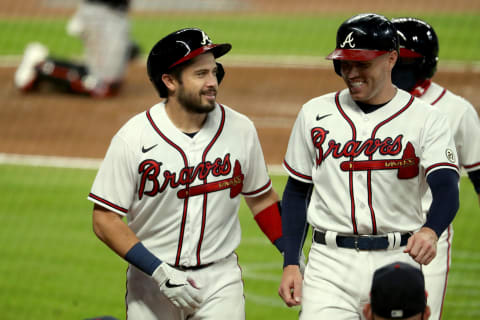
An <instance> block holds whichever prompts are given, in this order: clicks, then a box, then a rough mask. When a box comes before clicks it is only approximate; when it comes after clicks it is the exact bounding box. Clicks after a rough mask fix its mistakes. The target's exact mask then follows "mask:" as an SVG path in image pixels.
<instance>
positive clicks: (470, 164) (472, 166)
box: [455, 104, 480, 172]
mask: <svg viewBox="0 0 480 320" xmlns="http://www.w3.org/2000/svg"><path fill="white" fill-rule="evenodd" d="M468 106H469V108H466V111H465V112H464V114H463V116H462V118H461V119H460V124H459V126H458V130H457V132H456V133H455V144H456V146H457V153H458V158H459V163H460V166H462V167H463V168H465V170H466V171H467V172H470V171H476V170H480V144H479V143H478V140H477V139H478V137H480V120H479V118H478V114H477V113H476V112H475V109H474V108H473V106H472V105H471V104H468Z"/></svg>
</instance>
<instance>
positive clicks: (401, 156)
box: [284, 89, 458, 234]
mask: <svg viewBox="0 0 480 320" xmlns="http://www.w3.org/2000/svg"><path fill="white" fill-rule="evenodd" d="M431 108H432V107H431V106H429V105H428V104H426V103H424V102H422V101H420V100H419V99H416V98H414V97H413V96H411V95H410V94H409V93H407V92H405V91H403V90H399V89H398V90H397V93H396V95H395V97H394V98H393V99H392V100H391V101H390V102H389V103H387V104H386V105H384V106H383V107H381V108H379V109H377V110H375V111H373V112H371V113H364V112H363V111H362V110H361V109H360V108H359V107H358V106H357V104H356V103H355V102H354V101H353V100H352V98H351V96H350V94H349V92H348V89H345V90H342V91H339V92H337V93H330V94H326V95H323V96H320V97H317V98H314V99H312V100H310V101H309V102H307V103H306V104H305V105H304V106H303V107H302V109H301V111H300V112H299V115H298V117H297V119H296V122H295V125H294V128H293V130H292V134H291V136H290V140H289V143H288V149H287V153H286V156H285V160H284V167H285V168H286V170H287V171H288V173H289V175H290V176H291V177H293V178H295V179H298V180H300V181H302V182H306V183H313V184H314V191H313V193H312V196H311V201H310V204H309V207H308V211H307V220H308V222H309V224H310V225H312V226H313V227H314V228H317V229H319V230H326V231H335V232H338V233H340V234H385V233H389V232H409V231H414V230H418V229H420V228H421V226H422V225H423V224H424V222H425V218H424V216H423V214H422V211H421V198H422V196H423V195H424V194H425V192H426V190H427V189H428V184H427V182H426V176H427V175H428V174H430V173H431V172H433V171H435V170H438V169H443V168H447V169H452V170H455V171H457V172H458V165H457V155H456V150H455V145H454V142H453V139H452V136H451V133H450V129H449V124H448V121H447V119H446V118H445V116H444V115H442V114H441V113H440V112H439V111H438V110H430V109H431Z"/></svg>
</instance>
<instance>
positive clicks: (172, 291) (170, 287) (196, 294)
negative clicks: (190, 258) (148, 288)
mask: <svg viewBox="0 0 480 320" xmlns="http://www.w3.org/2000/svg"><path fill="white" fill-rule="evenodd" d="M152 278H153V279H154V280H155V281H156V282H157V284H158V287H159V288H160V291H162V293H163V294H164V295H165V296H166V297H167V298H168V300H170V302H172V303H173V304H174V305H175V306H176V307H178V308H180V309H190V310H195V309H197V308H199V307H200V305H201V303H202V298H201V296H200V290H199V289H198V288H197V287H194V286H195V282H194V281H193V280H192V279H190V278H188V277H187V274H186V273H185V272H183V271H178V270H175V269H174V268H172V267H170V266H169V265H168V264H166V263H162V264H160V266H159V267H158V268H157V269H156V270H155V271H154V272H153V275H152Z"/></svg>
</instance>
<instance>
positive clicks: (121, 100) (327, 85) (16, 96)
mask: <svg viewBox="0 0 480 320" xmlns="http://www.w3.org/2000/svg"><path fill="white" fill-rule="evenodd" d="M172 1H173V0H172ZM65 3H67V1H63V2H62V1H59V0H43V1H40V0H25V1H21V5H20V2H18V1H14V0H2V1H0V16H3V17H5V16H8V17H10V16H32V15H36V16H42V17H48V16H49V15H52V16H53V15H54V16H59V15H65V16H67V15H68V14H70V13H71V10H72V7H71V6H70V7H68V6H65V5H58V4H65ZM68 3H74V2H73V1H68ZM218 3H221V1H220V0H218ZM243 3H244V4H245V5H244V6H243V7H242V8H243V9H244V10H246V11H253V12H259V11H263V12H265V11H268V12H272V13H273V12H309V13H318V12H334V11H347V12H364V11H371V10H372V8H375V10H376V11H377V12H380V11H389V12H392V11H406V10H408V9H412V8H415V9H416V10H418V11H419V12H420V11H433V10H434V11H437V12H441V11H447V12H453V11H478V10H480V1H471V0H456V1H444V2H441V1H437V0H423V1H420V2H419V1H418V0H403V1H384V0H364V1H357V0H340V1H317V0H297V1H295V2H292V1H290V0H248V1H243ZM292 3H293V4H294V5H293V7H292ZM52 4H57V5H56V6H52ZM219 11H221V8H219ZM133 14H142V13H141V12H133ZM225 59H226V58H225ZM225 61H227V62H226V63H224V64H225V66H226V69H227V76H226V78H225V80H224V82H223V83H222V86H221V88H220V94H219V97H218V100H219V102H221V103H224V104H226V105H228V106H231V107H233V108H234V109H236V110H238V111H240V112H242V113H244V114H246V115H248V116H249V117H250V118H251V119H252V120H253V121H254V122H255V124H256V126H257V128H258V132H259V136H260V140H261V142H262V145H263V148H264V152H265V156H266V159H267V162H268V163H269V164H279V163H281V161H282V158H283V155H284V153H285V150H286V145H287V141H288V136H289V133H290V129H291V126H292V124H293V121H294V118H295V116H296V114H297V112H298V110H299V109H300V107H301V105H302V104H303V103H304V102H306V101H307V100H308V99H310V98H312V97H314V96H318V95H321V94H324V93H327V92H331V91H336V90H338V89H340V88H343V82H342V80H341V79H340V78H339V77H338V76H336V75H335V73H334V72H333V70H332V68H330V67H328V68H325V67H315V68H313V67H312V68H303V67H272V66H270V67H267V66H258V67H251V66H250V67H245V66H237V65H235V64H232V65H230V64H229V63H228V60H225ZM13 73H14V68H13V67H10V68H0V99H1V101H2V103H1V105H0V153H2V152H5V153H18V154H38V155H60V156H74V157H93V158H102V157H103V156H104V153H105V151H106V148H107V146H108V144H109V141H110V138H111V137H112V135H113V134H114V133H115V132H116V130H118V129H119V128H120V126H121V125H122V124H123V123H124V122H125V121H126V120H127V119H129V118H130V117H131V116H133V115H134V114H136V113H138V112H141V111H143V110H145V109H147V108H148V107H150V106H152V105H153V104H155V103H156V102H158V101H159V99H158V98H157V96H156V94H155V92H154V90H153V88H152V86H151V85H150V83H149V80H148V79H147V76H146V70H145V66H144V63H138V64H134V65H131V66H130V68H129V70H128V75H127V80H126V83H125V85H124V88H123V91H122V92H121V94H120V95H119V96H117V97H115V98H112V99H108V100H92V99H89V98H85V97H78V96H70V95H64V94H58V93H52V92H37V93H32V94H22V93H20V92H18V91H17V90H16V89H15V88H14V87H13ZM435 80H436V81H437V82H439V83H440V84H442V85H444V86H446V87H448V88H450V89H451V90H452V91H454V92H456V93H457V94H460V95H462V96H464V97H465V98H467V99H468V100H470V101H471V102H472V103H473V104H474V105H475V106H476V107H477V108H478V107H480V92H479V90H478V89H477V88H478V83H480V73H479V72H478V71H477V72H474V71H470V70H469V68H468V67H465V70H456V71H447V70H444V69H442V68H441V67H440V70H439V72H438V73H437V75H436V77H435ZM477 110H478V109H477Z"/></svg>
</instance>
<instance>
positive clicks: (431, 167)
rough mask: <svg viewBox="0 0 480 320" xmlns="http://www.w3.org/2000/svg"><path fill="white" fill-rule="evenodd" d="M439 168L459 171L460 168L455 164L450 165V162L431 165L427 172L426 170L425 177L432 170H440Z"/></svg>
mask: <svg viewBox="0 0 480 320" xmlns="http://www.w3.org/2000/svg"><path fill="white" fill-rule="evenodd" d="M438 167H450V168H454V169H456V170H457V171H458V166H457V165H455V164H453V163H448V162H441V163H436V164H434V165H431V166H430V167H428V168H427V169H426V170H425V175H427V174H428V172H430V170H432V169H435V168H438Z"/></svg>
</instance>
